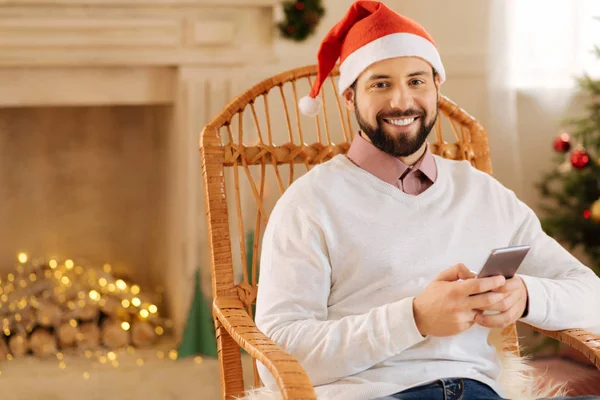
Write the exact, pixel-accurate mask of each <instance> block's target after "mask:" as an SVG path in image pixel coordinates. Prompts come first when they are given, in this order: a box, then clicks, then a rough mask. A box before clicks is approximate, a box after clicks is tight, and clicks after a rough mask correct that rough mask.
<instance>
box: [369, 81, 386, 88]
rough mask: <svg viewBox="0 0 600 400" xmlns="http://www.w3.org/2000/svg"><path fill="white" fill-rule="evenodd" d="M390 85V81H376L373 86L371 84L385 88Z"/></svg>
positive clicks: (374, 86)
mask: <svg viewBox="0 0 600 400" xmlns="http://www.w3.org/2000/svg"><path fill="white" fill-rule="evenodd" d="M389 86H390V84H389V82H375V83H374V84H373V86H371V87H373V88H375V89H384V88H387V87H389Z"/></svg>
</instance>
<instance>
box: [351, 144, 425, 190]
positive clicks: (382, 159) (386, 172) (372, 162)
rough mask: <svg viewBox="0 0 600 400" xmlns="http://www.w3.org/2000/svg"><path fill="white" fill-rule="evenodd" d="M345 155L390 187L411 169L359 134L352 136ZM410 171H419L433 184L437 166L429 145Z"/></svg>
mask: <svg viewBox="0 0 600 400" xmlns="http://www.w3.org/2000/svg"><path fill="white" fill-rule="evenodd" d="M347 155H348V158H350V160H352V162H354V163H355V164H356V165H358V166H359V167H360V168H362V169H364V170H365V171H367V172H369V173H370V174H372V175H374V176H376V177H377V178H379V179H381V180H382V181H384V182H387V183H389V184H391V185H394V184H395V183H396V182H397V181H398V179H400V177H401V176H402V175H403V174H404V173H405V172H406V170H407V169H409V168H411V167H410V166H408V165H406V164H404V163H403V162H402V161H400V160H399V159H397V158H396V157H394V156H391V155H389V154H387V153H385V152H383V151H381V150H380V149H378V148H377V147H375V146H374V145H373V144H372V143H371V142H369V141H368V140H366V139H365V138H363V137H362V136H361V134H360V132H358V133H357V134H356V135H355V136H354V140H353V141H352V144H351V145H350V149H349V150H348V153H347ZM412 169H413V170H417V169H418V170H419V171H421V172H422V173H423V175H425V176H426V177H427V178H428V179H430V180H431V182H435V180H436V179H437V166H436V164H435V159H434V157H433V153H431V150H430V148H429V143H427V146H426V148H425V153H424V154H423V155H422V156H421V158H419V160H418V161H417V162H416V163H415V164H414V165H413V166H412Z"/></svg>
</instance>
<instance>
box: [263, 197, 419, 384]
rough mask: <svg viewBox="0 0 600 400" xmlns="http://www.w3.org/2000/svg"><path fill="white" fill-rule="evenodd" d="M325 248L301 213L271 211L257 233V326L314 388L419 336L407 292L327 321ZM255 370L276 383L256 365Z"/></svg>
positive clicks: (328, 279) (367, 365)
mask: <svg viewBox="0 0 600 400" xmlns="http://www.w3.org/2000/svg"><path fill="white" fill-rule="evenodd" d="M276 209H277V207H276ZM330 250H331V249H328V247H327V246H326V239H325V235H324V232H323V230H322V229H321V228H320V227H319V226H318V224H317V223H315V222H314V221H311V220H310V219H308V218H306V217H305V216H304V215H303V213H302V212H300V211H299V210H296V209H295V210H290V209H288V210H286V212H285V213H283V212H277V211H276V210H274V212H273V214H272V215H271V219H270V220H269V224H268V226H267V229H266V230H265V235H264V238H263V247H262V253H261V271H260V277H259V290H258V298H257V305H256V324H257V326H258V328H259V329H260V330H261V331H262V332H263V333H265V334H266V335H267V336H269V337H270V338H271V339H272V340H274V341H275V342H276V343H278V344H279V345H280V346H282V348H283V349H285V350H286V351H287V352H289V353H291V354H292V355H293V356H294V357H296V359H297V360H298V361H299V362H300V364H301V365H302V367H303V368H304V369H305V371H306V372H307V374H308V376H309V378H310V380H311V382H312V384H313V385H315V386H317V385H323V384H327V383H331V382H334V381H336V380H338V379H340V378H343V377H346V376H350V375H353V374H356V373H359V372H361V371H364V370H366V369H368V368H370V367H371V366H373V365H375V364H377V363H379V362H381V361H384V360H386V359H388V358H390V357H392V356H394V355H397V354H398V353H400V352H402V351H403V350H404V349H407V348H408V347H411V346H412V345H414V344H416V343H419V342H421V341H422V340H424V339H425V338H424V337H423V336H421V334H420V332H419V330H418V329H417V327H416V324H415V320H414V315H413V305H412V304H413V298H412V297H410V298H404V299H402V300H399V301H397V302H394V303H390V304H385V305H382V306H379V307H376V308H373V309H371V310H370V311H369V312H367V313H365V314H357V315H350V316H346V317H343V318H341V319H339V320H328V318H327V314H328V312H327V306H328V299H329V293H330V287H331V284H332V282H331V265H330V262H329V256H328V254H329V251H330ZM259 373H260V376H261V379H262V380H263V382H264V383H265V384H266V385H267V386H268V387H274V386H275V381H274V380H273V377H272V376H271V375H270V374H269V373H268V371H267V370H266V369H265V368H264V367H262V366H260V365H259Z"/></svg>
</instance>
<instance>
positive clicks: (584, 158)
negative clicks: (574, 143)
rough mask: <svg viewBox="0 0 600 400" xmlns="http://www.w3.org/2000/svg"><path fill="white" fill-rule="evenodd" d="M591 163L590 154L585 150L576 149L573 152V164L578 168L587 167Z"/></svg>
mask: <svg viewBox="0 0 600 400" xmlns="http://www.w3.org/2000/svg"><path fill="white" fill-rule="evenodd" d="M589 163H590V156H589V154H588V153H587V151H585V150H575V151H574V152H573V153H572V154H571V164H572V165H573V167H575V168H577V169H581V168H585V167H587V165H588V164H589Z"/></svg>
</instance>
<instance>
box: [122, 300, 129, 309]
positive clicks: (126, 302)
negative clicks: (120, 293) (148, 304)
mask: <svg viewBox="0 0 600 400" xmlns="http://www.w3.org/2000/svg"><path fill="white" fill-rule="evenodd" d="M121 305H122V306H123V308H127V307H129V305H130V303H129V300H127V299H123V300H122V301H121Z"/></svg>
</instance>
